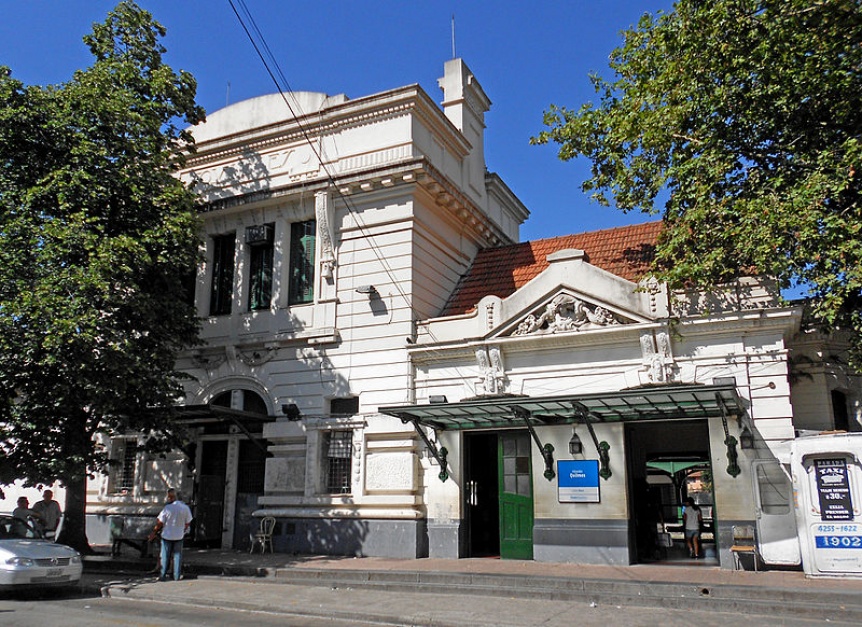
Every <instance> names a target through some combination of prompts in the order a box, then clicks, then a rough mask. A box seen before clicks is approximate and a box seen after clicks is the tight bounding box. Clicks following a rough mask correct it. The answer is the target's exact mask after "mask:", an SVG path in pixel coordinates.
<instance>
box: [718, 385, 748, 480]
mask: <svg viewBox="0 0 862 627" xmlns="http://www.w3.org/2000/svg"><path fill="white" fill-rule="evenodd" d="M715 400H716V401H718V409H719V411H721V425H722V426H723V427H724V445H725V446H726V447H727V474H729V475H730V476H731V477H738V476H739V473H741V472H742V470H740V468H739V461H738V460H739V453H738V452H737V450H736V444H737V441H736V438H735V437H733V436H732V435H730V431H728V429H727V411H726V410H725V408H724V402H723V401H722V399H721V395H720V394H719V393H718V392H716V394H715Z"/></svg>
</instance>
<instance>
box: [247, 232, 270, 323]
mask: <svg viewBox="0 0 862 627" xmlns="http://www.w3.org/2000/svg"><path fill="white" fill-rule="evenodd" d="M272 233H273V228H272V225H271V224H264V225H262V226H256V227H249V228H248V229H246V234H245V239H246V243H247V244H248V245H249V247H250V250H251V252H250V254H249V277H248V280H249V293H248V310H249V311H256V310H258V309H268V308H269V304H270V301H271V300H272V255H273V237H272Z"/></svg>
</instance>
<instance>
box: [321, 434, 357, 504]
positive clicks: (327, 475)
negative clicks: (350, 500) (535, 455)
mask: <svg viewBox="0 0 862 627" xmlns="http://www.w3.org/2000/svg"><path fill="white" fill-rule="evenodd" d="M352 442H353V432H352V431H328V432H326V433H325V434H324V440H323V450H324V452H325V457H324V468H323V474H324V486H326V491H327V492H328V493H329V494H349V493H350V453H351V449H352V448H353V447H352Z"/></svg>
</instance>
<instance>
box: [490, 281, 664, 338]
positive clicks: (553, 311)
mask: <svg viewBox="0 0 862 627" xmlns="http://www.w3.org/2000/svg"><path fill="white" fill-rule="evenodd" d="M647 321H648V319H647V318H645V317H644V316H643V315H638V314H637V313H634V312H631V311H626V310H625V309H623V308H620V307H616V306H614V305H613V304H610V303H607V302H601V301H599V300H597V299H595V298H591V297H590V296H588V295H585V294H583V293H579V292H577V291H575V290H571V289H559V290H558V291H556V292H555V293H553V294H551V295H549V296H548V297H546V298H545V299H543V300H541V301H539V302H536V303H534V304H533V306H531V307H530V308H529V309H528V310H527V311H525V312H523V311H522V313H521V315H520V316H517V317H515V318H514V319H512V320H510V321H509V323H508V324H505V325H502V326H501V327H499V328H498V330H497V332H496V333H494V335H495V336H497V337H500V336H527V335H555V334H560V333H583V332H588V331H593V330H596V329H604V328H608V327H614V326H619V325H625V324H637V323H640V322H647Z"/></svg>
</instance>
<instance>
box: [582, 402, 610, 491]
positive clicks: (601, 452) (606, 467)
mask: <svg viewBox="0 0 862 627" xmlns="http://www.w3.org/2000/svg"><path fill="white" fill-rule="evenodd" d="M572 409H574V410H575V414H577V416H578V418H580V421H581V422H582V423H583V424H585V425H586V426H587V430H588V431H589V432H590V437H591V438H592V439H593V444H594V445H595V447H596V453H597V454H598V456H599V476H600V477H601V478H602V479H605V480H607V479H610V478H611V476H612V475H613V473H612V472H611V454H610V450H611V445H610V444H608V443H607V442H605V441H604V440H602V441H601V442H599V438H598V437H596V431H595V429H593V423H592V422H590V410H589V409H587V406H586V405H584V404H583V403H579V402H577V401H572Z"/></svg>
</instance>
